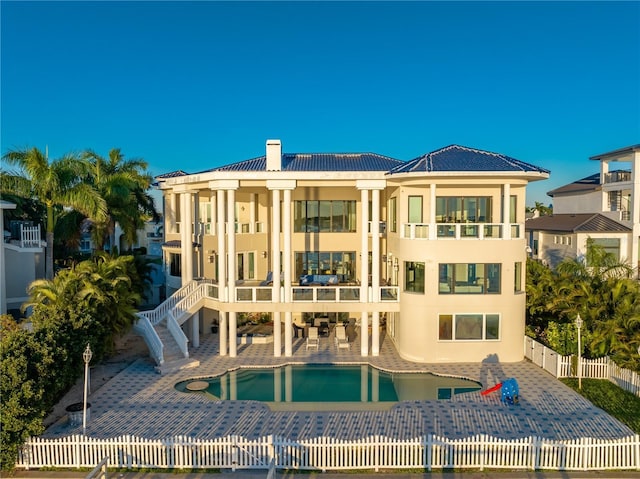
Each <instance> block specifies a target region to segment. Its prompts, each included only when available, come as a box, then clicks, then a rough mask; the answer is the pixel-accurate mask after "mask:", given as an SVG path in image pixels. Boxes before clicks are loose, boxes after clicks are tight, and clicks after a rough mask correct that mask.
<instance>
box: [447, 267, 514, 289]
mask: <svg viewBox="0 0 640 479" xmlns="http://www.w3.org/2000/svg"><path fill="white" fill-rule="evenodd" d="M501 266H502V265H501V264H500V263H486V264H485V263H445V264H440V265H439V266H438V273H439V280H438V291H439V292H440V294H499V293H500V273H501Z"/></svg>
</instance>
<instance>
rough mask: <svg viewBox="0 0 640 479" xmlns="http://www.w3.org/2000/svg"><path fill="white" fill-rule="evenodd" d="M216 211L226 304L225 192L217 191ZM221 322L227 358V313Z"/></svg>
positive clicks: (223, 351) (222, 298) (220, 294)
mask: <svg viewBox="0 0 640 479" xmlns="http://www.w3.org/2000/svg"><path fill="white" fill-rule="evenodd" d="M216 196H217V198H216V209H217V220H218V221H217V224H216V226H217V232H216V235H217V240H218V255H217V264H218V271H217V273H216V277H217V280H218V297H219V298H220V302H221V303H224V302H226V301H227V297H226V294H225V291H226V289H227V273H226V271H227V253H226V250H227V249H226V243H225V228H224V226H225V221H224V211H225V193H224V190H217V191H216ZM218 314H219V322H220V327H219V328H218V331H219V334H220V356H226V355H227V351H228V346H229V325H228V323H227V313H226V312H225V311H219V312H218Z"/></svg>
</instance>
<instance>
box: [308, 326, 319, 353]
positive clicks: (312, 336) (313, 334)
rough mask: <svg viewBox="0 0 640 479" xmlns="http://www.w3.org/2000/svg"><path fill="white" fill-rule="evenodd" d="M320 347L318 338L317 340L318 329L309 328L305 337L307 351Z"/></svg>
mask: <svg viewBox="0 0 640 479" xmlns="http://www.w3.org/2000/svg"><path fill="white" fill-rule="evenodd" d="M319 346H320V338H318V328H316V327H315V326H311V327H310V328H309V335H308V336H307V349H309V348H316V349H318V348H319Z"/></svg>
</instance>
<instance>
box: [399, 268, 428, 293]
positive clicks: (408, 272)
mask: <svg viewBox="0 0 640 479" xmlns="http://www.w3.org/2000/svg"><path fill="white" fill-rule="evenodd" d="M404 285H405V286H404V290H405V291H408V292H411V293H424V263H418V262H415V261H405V263H404Z"/></svg>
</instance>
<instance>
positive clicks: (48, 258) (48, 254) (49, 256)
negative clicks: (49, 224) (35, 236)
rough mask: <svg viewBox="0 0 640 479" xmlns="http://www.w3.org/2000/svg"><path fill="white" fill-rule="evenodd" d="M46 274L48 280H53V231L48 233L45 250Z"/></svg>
mask: <svg viewBox="0 0 640 479" xmlns="http://www.w3.org/2000/svg"><path fill="white" fill-rule="evenodd" d="M44 254H45V274H46V278H47V279H48V280H52V279H53V231H47V248H46V250H45V253H44Z"/></svg>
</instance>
